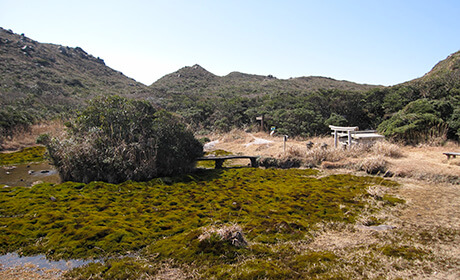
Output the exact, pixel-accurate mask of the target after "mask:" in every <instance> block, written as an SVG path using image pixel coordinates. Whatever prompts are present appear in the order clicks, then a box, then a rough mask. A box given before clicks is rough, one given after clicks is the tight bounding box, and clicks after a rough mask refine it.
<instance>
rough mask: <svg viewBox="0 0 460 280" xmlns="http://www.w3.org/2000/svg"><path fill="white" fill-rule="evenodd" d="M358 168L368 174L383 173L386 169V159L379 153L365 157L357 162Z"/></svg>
mask: <svg viewBox="0 0 460 280" xmlns="http://www.w3.org/2000/svg"><path fill="white" fill-rule="evenodd" d="M358 169H359V170H363V171H366V173H368V174H379V173H380V174H383V173H385V172H386V171H387V161H386V160H385V159H384V158H383V157H382V156H380V155H379V156H373V157H369V158H365V159H363V160H362V161H361V162H360V163H359V166H358Z"/></svg>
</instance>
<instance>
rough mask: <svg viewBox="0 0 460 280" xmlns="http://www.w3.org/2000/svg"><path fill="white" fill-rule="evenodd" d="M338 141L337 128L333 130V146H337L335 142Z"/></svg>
mask: <svg viewBox="0 0 460 280" xmlns="http://www.w3.org/2000/svg"><path fill="white" fill-rule="evenodd" d="M338 142H339V136H338V133H337V130H334V148H337V144H338Z"/></svg>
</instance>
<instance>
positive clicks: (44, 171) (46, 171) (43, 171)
mask: <svg viewBox="0 0 460 280" xmlns="http://www.w3.org/2000/svg"><path fill="white" fill-rule="evenodd" d="M40 173H50V171H49V170H42V171H40Z"/></svg>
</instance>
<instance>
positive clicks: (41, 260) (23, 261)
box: [0, 253, 100, 270]
mask: <svg viewBox="0 0 460 280" xmlns="http://www.w3.org/2000/svg"><path fill="white" fill-rule="evenodd" d="M92 262H100V261H99V260H91V261H88V260H77V259H76V260H67V261H65V260H60V261H50V260H47V259H46V256H45V255H36V256H29V257H22V256H19V255H18V254H17V253H8V254H6V255H0V264H2V266H3V267H16V266H24V265H30V264H32V265H34V266H36V267H37V268H38V269H59V270H69V269H72V268H75V267H79V266H82V265H85V264H88V263H92Z"/></svg>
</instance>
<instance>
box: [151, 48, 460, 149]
mask: <svg viewBox="0 0 460 280" xmlns="http://www.w3.org/2000/svg"><path fill="white" fill-rule="evenodd" d="M459 65H460V53H455V54H453V55H451V56H449V57H448V58H447V59H446V60H444V61H442V62H440V63H438V64H437V65H436V66H435V67H434V68H433V70H432V71H430V72H429V73H428V74H427V75H425V76H424V77H422V78H420V79H416V80H413V81H411V82H407V83H405V84H401V85H396V86H393V87H375V86H365V85H356V84H352V83H348V82H343V81H335V80H332V79H327V78H320V77H308V78H296V79H289V80H278V79H276V78H274V77H271V76H270V77H264V76H256V75H247V74H241V73H231V74H229V75H227V76H225V77H217V76H215V75H213V74H211V73H209V72H207V71H206V70H205V69H203V68H201V67H200V66H197V65H195V66H193V67H186V68H183V69H180V70H179V71H177V72H175V73H172V74H170V75H167V76H165V77H164V78H162V79H160V80H159V81H157V82H156V83H154V84H153V85H152V86H151V88H153V89H154V90H157V91H158V92H159V93H158V95H159V96H160V97H161V99H159V100H157V102H158V104H159V105H160V106H162V107H165V108H167V109H168V110H171V111H174V112H177V113H179V114H181V115H182V116H183V117H184V119H185V120H186V121H187V122H188V123H189V124H191V125H192V127H194V128H195V129H196V131H200V130H204V131H207V130H222V131H229V130H231V129H232V128H251V127H252V128H254V127H256V126H257V125H258V123H257V121H256V117H257V116H260V115H265V117H266V125H267V126H276V127H277V128H278V132H279V133H282V134H288V135H291V136H312V135H321V134H326V133H328V132H329V129H328V125H331V124H333V125H344V126H348V125H349V126H358V127H360V129H378V130H379V131H380V132H382V133H384V134H385V135H386V136H387V137H389V138H393V139H395V140H400V141H403V142H407V143H411V144H413V143H418V142H425V141H431V140H432V139H433V138H438V139H441V140H442V139H443V140H445V139H447V138H449V139H456V140H458V138H459V136H460V131H459V127H460V122H459V114H460V113H459V112H460V79H459V78H458V76H459V74H460V68H459ZM265 129H267V128H265Z"/></svg>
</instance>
